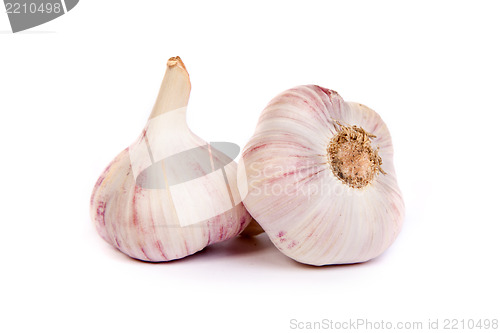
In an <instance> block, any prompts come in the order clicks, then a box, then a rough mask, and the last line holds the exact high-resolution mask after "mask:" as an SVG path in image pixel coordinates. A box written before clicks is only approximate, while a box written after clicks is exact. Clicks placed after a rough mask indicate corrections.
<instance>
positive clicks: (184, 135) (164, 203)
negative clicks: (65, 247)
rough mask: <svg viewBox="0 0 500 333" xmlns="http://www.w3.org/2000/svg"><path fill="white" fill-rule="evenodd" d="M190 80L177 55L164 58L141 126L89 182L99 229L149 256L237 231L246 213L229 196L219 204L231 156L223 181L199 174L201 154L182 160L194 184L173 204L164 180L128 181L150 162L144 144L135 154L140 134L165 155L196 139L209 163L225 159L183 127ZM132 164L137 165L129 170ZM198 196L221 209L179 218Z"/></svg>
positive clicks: (231, 178) (162, 257)
mask: <svg viewBox="0 0 500 333" xmlns="http://www.w3.org/2000/svg"><path fill="white" fill-rule="evenodd" d="M190 88H191V86H190V82H189V76H188V74H187V72H186V70H185V67H184V65H183V64H182V61H181V60H180V59H179V58H171V59H170V60H169V63H168V67H167V72H166V74H165V78H164V80H163V82H162V87H161V89H160V93H159V95H158V99H157V102H156V104H155V107H154V109H153V112H152V114H151V117H150V121H149V122H148V124H147V125H146V127H145V129H144V131H143V133H142V134H141V135H140V136H139V138H138V140H137V141H136V142H135V143H134V144H132V145H131V146H130V147H129V148H127V149H125V150H124V151H122V152H121V153H120V154H119V155H118V156H117V157H116V158H115V159H114V160H113V161H112V162H111V163H110V164H109V166H108V167H107V168H106V170H105V171H104V172H103V173H102V175H101V176H100V177H99V179H98V181H97V183H96V185H95V187H94V191H93V193H92V197H91V206H90V213H91V217H92V220H93V221H94V222H95V225H96V227H97V231H98V233H99V235H100V236H101V237H102V238H103V239H105V240H106V241H107V242H108V243H109V244H111V245H112V246H114V247H116V248H117V249H119V250H120V251H122V252H123V253H125V254H127V255H129V256H130V257H133V258H136V259H140V260H144V261H153V262H158V261H169V260H173V259H178V258H182V257H185V256H187V255H190V254H193V253H195V252H197V251H200V250H201V249H203V248H205V247H206V246H208V245H210V244H213V243H217V242H220V241H223V240H226V239H230V238H232V237H235V236H237V235H238V234H239V233H240V232H241V231H242V230H243V229H244V228H245V227H246V226H247V225H248V224H249V223H250V221H251V216H250V215H249V213H248V212H247V211H246V209H245V207H244V206H243V204H242V203H241V202H240V200H237V199H236V198H235V199H234V203H235V205H234V206H233V207H230V209H226V207H227V197H228V189H229V188H230V189H236V188H237V184H236V169H237V165H236V163H235V162H231V163H230V164H228V165H226V166H225V167H224V169H225V172H226V175H227V181H228V184H226V183H225V182H224V181H221V182H210V181H209V180H208V179H206V178H204V177H203V176H206V175H207V174H209V173H210V174H212V173H213V172H211V171H213V170H211V171H208V172H207V171H206V170H205V169H206V168H204V167H203V166H202V165H201V164H202V163H201V162H200V163H198V161H196V160H195V159H193V160H192V161H191V160H188V162H189V168H187V169H185V170H183V172H184V173H187V174H189V175H192V176H193V179H194V178H196V179H197V180H196V181H197V184H198V185H199V190H198V191H194V190H193V191H189V192H187V193H185V197H183V198H184V200H183V201H182V202H180V203H178V206H175V207H174V204H173V201H172V200H173V197H172V195H171V193H170V190H171V189H172V187H171V186H170V187H169V185H168V183H167V184H166V186H165V189H156V188H144V187H142V186H139V185H138V184H137V183H136V177H137V170H143V169H145V168H146V166H147V165H149V164H151V162H150V160H149V154H148V153H147V151H146V154H145V155H144V156H142V155H141V154H140V152H141V150H140V149H139V148H140V147H142V145H144V143H145V141H148V145H150V146H151V147H154V148H153V149H152V150H153V155H154V154H155V152H156V154H157V155H158V154H160V153H161V155H162V156H165V157H166V156H170V155H172V154H175V153H178V152H182V151H186V150H188V149H190V148H193V147H199V148H200V149H202V150H203V149H206V150H207V155H210V157H211V161H212V163H213V162H214V161H215V162H217V161H219V160H224V159H226V160H227V157H226V156H225V155H224V154H222V153H221V152H219V151H216V150H213V149H212V150H211V151H208V149H210V148H209V146H208V145H207V143H206V142H205V141H203V140H202V139H200V138H199V137H198V136H196V135H195V134H193V133H192V132H191V131H190V130H189V128H188V126H187V124H186V115H185V112H186V105H187V101H188V99H189V92H190ZM167 113H169V114H168V115H169V116H171V115H173V116H171V117H169V119H168V120H169V122H158V121H156V122H155V120H157V119H159V117H161V116H162V115H166V114H167ZM158 124H160V125H161V126H158ZM138 147H139V148H138ZM142 151H144V149H143V150H142ZM131 152H133V154H132V155H133V156H132V157H131ZM138 152H139V153H138ZM153 155H152V156H153ZM132 165H134V168H135V169H137V170H133V168H132ZM134 171H135V177H134ZM219 172H220V171H219ZM146 175H147V174H146ZM154 181H156V180H154ZM206 193H210V195H209V197H206V196H204V197H200V196H203V195H205V194H206ZM237 197H238V198H239V196H237ZM201 200H204V201H206V202H208V203H209V208H210V209H213V210H214V211H219V212H223V213H219V214H218V215H216V216H213V215H210V216H213V217H211V218H208V219H206V220H203V221H200V222H198V223H195V224H190V225H185V226H182V225H183V223H182V222H183V221H179V216H180V214H179V212H183V213H187V214H189V212H190V211H195V210H197V209H199V202H200V201H201ZM224 202H225V204H224ZM205 215H206V214H205Z"/></svg>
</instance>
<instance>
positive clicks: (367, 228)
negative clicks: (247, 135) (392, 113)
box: [238, 85, 404, 266]
mask: <svg viewBox="0 0 500 333" xmlns="http://www.w3.org/2000/svg"><path fill="white" fill-rule="evenodd" d="M238 187H239V189H240V195H241V197H242V198H243V202H244V204H245V207H246V208H247V210H248V211H249V212H250V214H251V215H252V217H253V218H254V219H255V220H256V221H257V222H258V223H259V224H260V226H262V228H263V229H264V231H265V232H266V233H267V234H268V236H269V238H270V239H271V241H272V242H273V243H274V245H275V246H276V247H277V248H278V249H279V250H280V251H281V252H282V253H284V254H285V255H287V256H288V257H290V258H292V259H294V260H296V261H299V262H302V263H306V264H310V265H318V266H321V265H330V264H344V263H356V262H364V261H367V260H370V259H372V258H375V257H377V256H378V255H380V254H381V253H382V252H384V251H385V250H386V249H387V248H388V247H389V246H390V245H391V244H392V243H393V242H394V240H395V239H396V236H397V235H398V234H399V232H400V230H401V226H402V223H403V217H404V203H403V198H402V195H401V191H400V190H399V187H398V184H397V180H396V174H395V170H394V166H393V148H392V142H391V136H390V134H389V130H388V129H387V126H386V125H385V123H384V122H383V121H382V119H381V118H380V116H379V115H378V114H377V113H376V112H375V111H373V110H371V109H369V108H368V107H366V106H364V105H362V104H359V103H351V102H345V101H344V100H343V99H342V98H341V97H340V95H338V93H336V92H334V91H332V90H329V89H325V88H322V87H318V86H312V85H309V86H299V87H295V88H293V89H290V90H287V91H285V92H283V93H281V94H279V95H278V96H277V97H275V98H274V99H273V100H272V101H271V102H270V103H269V104H268V105H267V107H266V108H265V109H264V110H263V111H262V114H261V117H260V119H259V122H258V124H257V128H256V130H255V133H254V135H253V136H252V138H251V139H250V141H249V142H248V144H247V145H246V147H245V148H244V149H243V153H242V158H241V160H240V162H239V165H238Z"/></svg>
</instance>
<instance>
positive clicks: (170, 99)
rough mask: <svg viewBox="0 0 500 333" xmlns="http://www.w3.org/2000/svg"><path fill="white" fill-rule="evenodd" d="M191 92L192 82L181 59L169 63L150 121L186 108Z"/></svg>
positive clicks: (171, 60)
mask: <svg viewBox="0 0 500 333" xmlns="http://www.w3.org/2000/svg"><path fill="white" fill-rule="evenodd" d="M190 92H191V82H190V80H189V74H188V72H187V70H186V66H184V63H183V62H182V60H181V58H179V57H172V58H170V59H168V61H167V70H166V72H165V76H164V77H163V81H162V83H161V87H160V91H159V92H158V97H157V98H156V102H155V105H154V106H153V110H152V111H151V115H150V116H149V119H153V118H155V117H157V116H160V115H162V114H164V113H166V112H169V111H172V110H176V109H180V108H183V107H186V106H187V105H188V101H189V94H190Z"/></svg>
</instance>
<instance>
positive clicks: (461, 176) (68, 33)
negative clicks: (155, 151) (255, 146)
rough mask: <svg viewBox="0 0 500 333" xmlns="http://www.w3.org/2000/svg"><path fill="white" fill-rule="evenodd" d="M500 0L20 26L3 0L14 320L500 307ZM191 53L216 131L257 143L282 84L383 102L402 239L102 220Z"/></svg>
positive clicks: (77, 11) (126, 15)
mask: <svg viewBox="0 0 500 333" xmlns="http://www.w3.org/2000/svg"><path fill="white" fill-rule="evenodd" d="M2 10H3V8H2ZM499 13H500V6H499V3H498V2H495V1H469V2H462V1H449V2H446V1H439V2H438V1H433V2H431V1H429V2H427V1H413V2H410V1H405V2H402V1H377V2H375V1H343V2H339V1H307V2H306V1H304V2H302V3H298V2H291V1H278V2H272V3H271V1H268V2H259V1H249V2H245V3H242V2H237V1H231V2H229V1H228V2H218V1H205V2H199V3H198V2H189V1H176V2H174V1H124V0H120V1H118V0H113V1H112V0H107V1H91V0H82V1H81V2H80V3H79V4H78V5H77V6H76V7H75V8H74V9H73V10H72V11H70V12H69V13H68V14H66V15H64V16H63V17H61V18H58V19H56V20H54V21H52V22H49V23H47V24H44V25H42V26H39V27H36V28H33V29H31V30H29V31H26V32H24V33H18V34H12V33H10V32H9V30H10V26H9V23H8V19H7V15H6V14H3V13H0V31H1V33H0V139H1V141H0V142H1V143H0V145H1V146H0V147H1V156H2V157H1V164H0V175H1V177H2V183H1V192H0V193H1V200H0V202H1V230H0V253H1V267H2V268H1V275H0V306H1V311H0V331H3V332H41V331H43V332H153V331H155V332H200V331H202V330H203V331H207V330H208V331H217V330H219V331H222V332H229V331H232V332H236V331H238V332H257V331H266V332H287V331H297V330H292V329H291V328H290V320H291V319H296V320H298V321H302V322H306V321H320V320H323V319H329V320H334V321H346V320H349V319H357V318H363V319H368V320H371V321H379V322H380V321H381V320H384V321H393V322H396V321H423V322H424V327H426V325H427V322H428V319H439V320H440V325H441V324H443V321H444V320H445V319H447V318H448V319H453V318H457V319H466V320H467V319H469V318H474V319H481V318H485V319H486V318H487V319H493V318H496V319H500V311H499V310H500V304H499V298H500V291H499V290H500V287H499V280H500V273H499V270H498V266H499V254H500V245H499V244H500V242H499V240H498V239H499V237H500V218H499V213H498V207H499V199H500V195H499V193H498V189H499V186H500V182H499V178H498V169H499V163H498V162H499V158H498V153H499V143H498V142H499V140H498V138H499V135H500V133H499V131H498V129H499V126H498V121H499V120H500V117H499V116H498V115H499V111H500V106H499V103H498V95H499V88H500V46H499V44H500V43H499V35H500V19H499ZM176 55H179V56H181V57H182V59H183V60H184V63H185V64H186V66H187V68H188V71H189V72H190V75H191V80H192V86H193V89H192V92H191V100H190V105H189V110H188V121H189V124H190V126H191V128H192V129H193V131H194V132H195V133H197V134H198V135H200V136H201V137H203V138H204V139H205V140H206V141H232V142H235V143H237V144H239V145H240V146H241V147H243V146H244V145H245V143H246V141H247V140H248V139H249V137H250V136H251V135H252V133H253V130H254V128H255V124H256V122H257V119H258V116H259V113H260V111H261V110H262V109H263V108H264V106H265V105H266V104H267V102H268V101H269V100H270V99H271V98H272V97H274V96H275V95H276V94H278V93H279V92H281V91H283V90H285V89H288V88H291V87H293V86H295V85H299V84H310V83H314V84H319V85H322V86H325V87H328V88H331V89H334V90H336V91H338V92H339V93H340V94H341V96H343V98H344V99H345V100H349V101H357V102H361V103H363V104H366V105H368V106H369V107H371V108H373V109H374V110H376V111H377V112H378V113H379V114H380V115H381V116H382V118H383V119H384V120H385V121H386V123H387V125H388V126H389V129H390V130H391V134H392V138H393V142H394V146H395V163H396V170H397V171H398V178H399V182H400V186H401V189H402V191H403V194H404V197H405V202H406V211H407V213H406V219H405V223H404V227H403V231H402V233H401V234H400V236H399V238H398V239H397V240H396V242H395V243H394V245H393V246H392V247H391V248H390V249H389V250H388V251H386V252H385V253H384V254H383V255H382V256H380V257H379V258H377V259H375V260H373V261H370V262H368V263H364V264H358V265H348V266H332V267H323V268H313V267H308V266H305V265H301V264H297V263H295V262H293V261H292V260H290V259H288V258H287V257H285V256H283V255H282V254H281V253H279V251H278V250H276V249H275V248H274V246H273V245H272V244H271V243H270V241H269V240H268V239H267V237H266V236H265V235H261V236H259V237H257V238H256V239H255V240H244V239H240V238H237V239H234V240H231V241H228V242H226V243H223V244H220V245H215V246H212V247H210V248H208V249H206V250H205V251H203V252H201V253H199V254H197V255H194V256H191V257H189V258H187V259H184V260H179V261H176V262H172V263H166V264H147V263H143V262H139V261H135V260H132V259H129V258H128V257H126V256H125V255H123V254H121V253H120V252H118V251H116V250H114V249H113V248H111V247H110V246H109V245H108V244H107V243H105V242H104V241H103V240H102V239H100V238H99V236H98V235H97V233H96V231H95V229H94V226H93V225H92V222H91V220H90V218H89V213H88V209H89V207H88V206H89V199H90V194H91V190H92V188H93V185H94V183H95V181H96V180H97V178H98V176H99V174H100V172H101V171H102V170H103V169H104V167H105V166H106V165H107V164H108V162H109V161H110V160H111V159H112V158H113V157H114V156H115V155H116V154H117V153H118V152H120V151H121V150H122V149H124V148H125V147H127V146H128V145H129V144H130V143H132V141H133V140H134V139H135V138H136V137H137V135H138V134H139V132H140V131H141V130H142V128H143V126H144V124H145V123H146V120H147V117H148V115H149V112H150V110H151V108H152V105H153V103H154V101H155V98H156V94H157V91H158V88H159V85H160V82H161V79H162V77H163V74H164V70H165V65H166V61H167V59H168V58H169V57H171V56H176ZM483 331H484V330H483Z"/></svg>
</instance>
